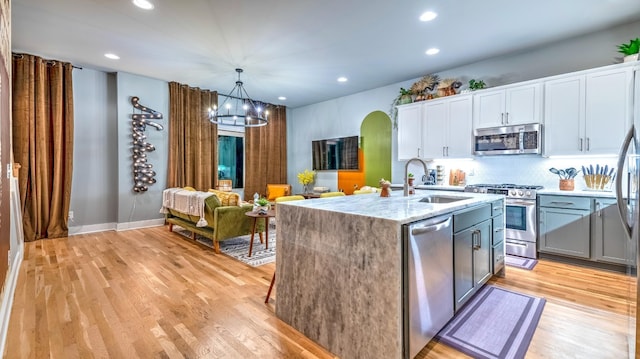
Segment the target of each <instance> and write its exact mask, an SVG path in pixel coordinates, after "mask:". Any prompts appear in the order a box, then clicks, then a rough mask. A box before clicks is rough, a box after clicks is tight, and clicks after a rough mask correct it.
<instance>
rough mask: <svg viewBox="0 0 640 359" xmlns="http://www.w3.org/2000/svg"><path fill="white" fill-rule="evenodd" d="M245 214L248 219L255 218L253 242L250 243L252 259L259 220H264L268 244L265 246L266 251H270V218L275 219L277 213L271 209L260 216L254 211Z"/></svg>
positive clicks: (252, 233) (252, 234)
mask: <svg viewBox="0 0 640 359" xmlns="http://www.w3.org/2000/svg"><path fill="white" fill-rule="evenodd" d="M244 214H245V216H247V217H252V218H253V230H252V231H251V242H250V243H249V257H251V251H253V238H254V236H255V234H256V223H257V222H258V219H260V218H264V232H265V238H266V242H265V245H264V246H265V248H266V249H269V218H271V217H275V216H276V211H275V210H273V209H270V210H268V211H267V213H266V214H260V213H258V212H253V211H249V212H245V213H244Z"/></svg>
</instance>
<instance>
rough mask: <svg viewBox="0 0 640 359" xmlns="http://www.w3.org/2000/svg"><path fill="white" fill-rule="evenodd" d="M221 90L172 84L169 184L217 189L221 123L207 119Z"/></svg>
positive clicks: (200, 188) (170, 87)
mask: <svg viewBox="0 0 640 359" xmlns="http://www.w3.org/2000/svg"><path fill="white" fill-rule="evenodd" d="M217 101H218V93H217V92H215V91H209V90H201V89H198V88H192V87H189V86H187V85H182V84H179V83H177V82H170V83H169V164H168V166H167V168H168V169H167V186H168V187H185V186H190V187H193V188H195V189H197V190H200V191H206V190H208V189H209V188H214V187H215V183H216V181H217V179H218V126H217V125H215V124H213V123H211V122H210V121H209V119H208V118H207V113H208V110H209V108H210V107H211V106H213V105H214V104H217Z"/></svg>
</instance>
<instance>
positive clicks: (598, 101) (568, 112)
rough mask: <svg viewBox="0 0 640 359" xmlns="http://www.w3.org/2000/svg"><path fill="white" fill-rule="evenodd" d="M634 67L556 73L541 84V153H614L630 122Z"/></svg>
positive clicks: (548, 154)
mask: <svg viewBox="0 0 640 359" xmlns="http://www.w3.org/2000/svg"><path fill="white" fill-rule="evenodd" d="M632 88H633V69H632V68H631V67H620V68H615V69H607V70H600V71H597V70H596V71H589V72H585V73H582V74H580V75H569V76H566V77H557V78H555V79H553V80H549V81H546V82H545V84H544V118H545V121H544V139H545V145H544V154H545V155H547V156H551V155H578V154H593V155H599V154H616V153H618V151H619V147H620V145H621V143H622V140H623V139H624V136H625V134H626V131H627V130H628V128H629V126H630V124H631V109H632V97H631V96H632V93H633V92H632Z"/></svg>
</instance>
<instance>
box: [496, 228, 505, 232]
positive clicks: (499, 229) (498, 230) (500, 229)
mask: <svg viewBox="0 0 640 359" xmlns="http://www.w3.org/2000/svg"><path fill="white" fill-rule="evenodd" d="M502 231H504V228H496V229H495V230H494V231H493V232H494V233H498V232H502Z"/></svg>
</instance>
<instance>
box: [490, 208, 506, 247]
mask: <svg viewBox="0 0 640 359" xmlns="http://www.w3.org/2000/svg"><path fill="white" fill-rule="evenodd" d="M491 228H493V236H492V240H491V245H492V246H495V245H496V244H498V243H500V242H502V241H503V240H504V216H502V215H499V216H497V217H493V226H492V227H491Z"/></svg>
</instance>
